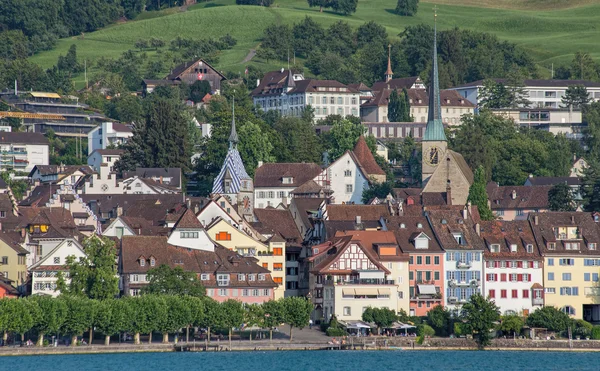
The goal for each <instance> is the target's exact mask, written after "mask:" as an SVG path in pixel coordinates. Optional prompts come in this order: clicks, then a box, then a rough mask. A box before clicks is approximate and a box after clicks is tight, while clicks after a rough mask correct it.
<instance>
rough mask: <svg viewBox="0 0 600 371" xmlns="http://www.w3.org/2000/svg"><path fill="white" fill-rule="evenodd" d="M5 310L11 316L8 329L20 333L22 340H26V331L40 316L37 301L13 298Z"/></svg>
mask: <svg viewBox="0 0 600 371" xmlns="http://www.w3.org/2000/svg"><path fill="white" fill-rule="evenodd" d="M4 310H7V315H8V318H9V320H8V323H7V326H6V330H7V331H8V332H14V333H17V334H20V335H21V342H23V341H25V333H26V332H27V331H29V330H31V329H32V328H33V326H34V325H35V323H36V322H37V321H38V319H39V316H40V312H39V307H38V306H37V303H36V302H35V301H30V300H28V299H25V298H19V299H12V303H9V305H8V306H7V307H5V308H4Z"/></svg>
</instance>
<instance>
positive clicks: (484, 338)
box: [461, 294, 500, 348]
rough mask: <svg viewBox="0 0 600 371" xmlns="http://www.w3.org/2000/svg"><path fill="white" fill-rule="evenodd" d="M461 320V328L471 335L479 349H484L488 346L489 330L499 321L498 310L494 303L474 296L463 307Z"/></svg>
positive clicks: (477, 295) (479, 296) (478, 295)
mask: <svg viewBox="0 0 600 371" xmlns="http://www.w3.org/2000/svg"><path fill="white" fill-rule="evenodd" d="M461 319H462V321H463V328H464V329H465V330H466V331H468V332H470V333H472V334H473V338H474V339H475V341H476V342H477V345H478V346H479V348H484V347H485V346H487V345H489V344H490V340H491V335H490V330H491V329H493V328H494V322H496V321H498V320H499V319H500V310H499V308H498V306H497V305H496V304H495V303H494V301H492V300H487V299H485V298H484V297H483V296H482V295H481V294H475V295H472V296H471V298H470V299H469V302H468V303H466V304H465V305H463V307H462V310H461Z"/></svg>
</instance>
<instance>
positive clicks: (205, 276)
mask: <svg viewBox="0 0 600 371" xmlns="http://www.w3.org/2000/svg"><path fill="white" fill-rule="evenodd" d="M209 278H210V275H209V274H208V273H202V274H201V275H200V280H201V281H208V279H209Z"/></svg>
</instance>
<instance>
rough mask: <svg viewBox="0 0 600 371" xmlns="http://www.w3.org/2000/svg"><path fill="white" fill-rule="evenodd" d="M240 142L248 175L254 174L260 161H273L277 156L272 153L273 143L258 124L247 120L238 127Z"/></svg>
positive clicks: (239, 148)
mask: <svg viewBox="0 0 600 371" xmlns="http://www.w3.org/2000/svg"><path fill="white" fill-rule="evenodd" d="M238 135H239V136H240V138H243V139H242V140H240V143H239V145H238V151H239V152H240V156H242V158H243V159H244V165H245V167H246V171H247V172H248V175H250V176H252V175H254V170H255V169H256V167H257V166H258V162H259V161H263V162H273V161H275V157H274V156H273V155H272V151H273V145H272V144H271V142H270V141H269V139H268V137H266V136H265V135H264V134H263V132H262V130H261V127H260V126H259V125H258V124H255V123H252V122H247V123H245V124H244V125H242V126H240V128H239V129H238Z"/></svg>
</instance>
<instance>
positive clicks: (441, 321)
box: [427, 305, 453, 337]
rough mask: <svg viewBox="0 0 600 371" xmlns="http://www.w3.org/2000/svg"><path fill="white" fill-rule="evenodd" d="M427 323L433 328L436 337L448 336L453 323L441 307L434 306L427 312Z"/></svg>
mask: <svg viewBox="0 0 600 371" xmlns="http://www.w3.org/2000/svg"><path fill="white" fill-rule="evenodd" d="M427 323H428V324H429V325H430V326H431V327H433V329H434V330H435V333H436V334H437V335H438V336H444V337H445V336H448V335H449V333H450V332H451V331H452V323H453V322H452V319H451V315H450V312H449V311H448V310H447V309H446V308H444V307H442V306H441V305H436V306H435V307H433V308H431V310H430V311H429V312H427Z"/></svg>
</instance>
